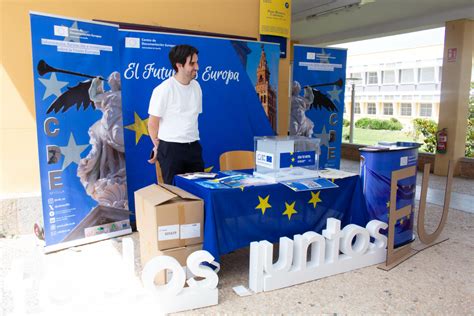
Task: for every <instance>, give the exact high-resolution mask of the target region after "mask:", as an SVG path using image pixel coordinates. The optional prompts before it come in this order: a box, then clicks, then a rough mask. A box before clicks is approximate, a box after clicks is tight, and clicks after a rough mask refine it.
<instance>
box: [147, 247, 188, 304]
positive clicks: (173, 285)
mask: <svg viewBox="0 0 474 316" xmlns="http://www.w3.org/2000/svg"><path fill="white" fill-rule="evenodd" d="M165 269H168V270H171V271H172V272H173V277H172V278H171V281H170V282H168V283H166V284H165V285H160V286H156V285H155V276H156V274H157V273H158V272H160V271H162V270H165ZM185 281H186V275H185V274H184V270H183V268H182V267H181V265H180V264H179V262H178V261H177V260H176V259H175V258H173V257H169V256H158V257H155V258H153V259H151V260H150V261H148V263H147V264H146V265H145V267H144V268H143V271H142V282H143V286H144V287H145V289H147V290H150V291H152V292H154V293H155V294H159V295H166V296H175V295H177V294H178V293H179V292H181V290H182V289H183V287H184V282H185Z"/></svg>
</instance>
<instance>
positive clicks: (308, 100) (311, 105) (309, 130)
mask: <svg viewBox="0 0 474 316" xmlns="http://www.w3.org/2000/svg"><path fill="white" fill-rule="evenodd" d="M328 85H334V86H338V87H341V86H342V79H339V80H337V81H335V82H331V83H322V84H314V85H309V86H305V87H304V94H303V96H301V85H300V83H299V82H298V81H293V84H292V87H291V111H290V131H289V133H290V135H292V136H306V137H311V136H313V129H314V122H313V121H312V120H311V119H310V118H309V117H307V116H306V111H309V110H311V109H315V110H322V109H323V108H324V109H326V110H328V111H329V112H338V109H337V106H336V105H335V104H334V102H333V101H332V100H331V99H330V98H328V97H327V96H326V95H324V94H323V93H322V92H321V91H319V90H318V89H315V88H316V87H321V86H328Z"/></svg>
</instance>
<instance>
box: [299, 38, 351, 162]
mask: <svg viewBox="0 0 474 316" xmlns="http://www.w3.org/2000/svg"><path fill="white" fill-rule="evenodd" d="M346 59H347V51H346V50H342V49H331V48H318V47H313V46H301V45H295V47H294V63H293V81H296V82H298V83H299V86H300V87H301V92H299V91H297V95H296V96H295V95H294V96H293V97H292V105H291V107H292V109H291V118H290V134H291V125H292V123H294V124H295V125H298V126H299V127H300V129H299V130H301V131H302V133H301V134H300V135H303V136H311V137H317V138H320V139H321V144H320V146H321V155H320V158H319V166H320V168H337V169H338V168H339V164H340V160H341V142H342V126H343V114H344V90H345V89H344V87H345V78H346ZM305 87H310V88H311V89H310V90H312V91H311V92H312V98H311V100H310V99H309V98H304V97H303V93H304V90H305ZM297 97H299V99H298V100H296V102H295V100H294V99H295V98H297ZM306 100H308V101H306ZM305 102H306V103H305ZM297 107H301V108H304V109H303V110H301V109H300V111H298V109H297ZM303 115H304V116H303ZM302 116H303V117H302ZM301 126H303V128H301Z"/></svg>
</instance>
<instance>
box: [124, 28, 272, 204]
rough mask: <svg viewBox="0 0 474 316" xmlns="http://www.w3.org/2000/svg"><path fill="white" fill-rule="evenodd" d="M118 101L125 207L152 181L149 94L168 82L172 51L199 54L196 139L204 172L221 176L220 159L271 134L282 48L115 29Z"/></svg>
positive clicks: (153, 167)
mask: <svg viewBox="0 0 474 316" xmlns="http://www.w3.org/2000/svg"><path fill="white" fill-rule="evenodd" d="M119 35H120V45H121V51H120V54H121V69H122V96H123V118H124V139H125V153H126V156H127V161H126V168H127V181H128V192H129V198H130V208H131V209H132V208H133V192H134V191H136V190H138V189H140V188H142V187H144V186H147V185H149V184H151V183H155V182H156V174H155V166H154V165H150V164H149V163H148V162H147V160H148V159H149V156H150V151H151V150H152V148H153V144H152V142H151V140H150V137H149V135H148V129H147V122H148V116H149V115H148V106H149V101H150V97H151V94H152V91H153V89H154V88H155V87H156V86H157V85H159V84H160V83H161V82H162V81H163V80H165V79H167V78H169V77H170V76H172V75H173V73H174V70H173V68H172V66H171V64H170V61H169V59H168V54H169V51H170V49H171V48H172V47H173V46H175V45H179V44H188V45H192V46H194V47H196V48H197V49H198V51H199V54H198V56H199V71H198V73H197V76H196V80H197V81H198V82H199V84H200V86H201V89H202V93H203V112H202V113H201V114H200V115H199V135H200V142H201V145H202V147H203V159H204V163H205V168H206V171H212V172H213V171H218V170H219V156H220V155H221V154H222V153H224V152H227V151H232V150H251V151H253V150H254V148H253V147H254V143H253V138H254V136H267V135H275V131H276V130H277V121H278V120H277V118H278V117H277V113H278V112H277V104H278V102H277V96H278V63H279V54H280V51H279V47H278V45H276V44H270V43H262V42H251V41H240V40H230V39H220V38H210V37H202V36H189V35H177V34H164V33H153V32H143V31H131V30H120V31H119Z"/></svg>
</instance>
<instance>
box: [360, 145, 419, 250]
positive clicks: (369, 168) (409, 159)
mask: <svg viewBox="0 0 474 316" xmlns="http://www.w3.org/2000/svg"><path fill="white" fill-rule="evenodd" d="M419 147H420V144H418V143H410V142H396V143H387V142H380V143H379V145H378V146H369V147H364V148H360V149H359V151H360V154H361V159H360V177H361V180H362V184H363V192H364V196H365V200H366V203H367V210H368V213H369V218H370V220H373V219H377V220H380V221H382V222H386V223H388V215H389V213H390V183H391V181H392V172H393V171H396V170H400V169H404V168H407V167H411V166H416V165H417V163H418V148H419ZM397 186H398V189H397V199H396V203H397V209H401V208H402V207H405V206H407V205H410V206H411V214H410V216H408V217H405V218H401V219H399V220H398V221H397V223H396V225H395V247H400V246H403V245H405V244H408V243H410V242H412V241H413V239H414V238H413V236H414V235H413V223H414V218H413V217H414V215H413V214H414V212H413V210H414V206H415V194H416V173H415V175H414V176H413V177H410V178H406V179H402V180H400V181H398V184H397Z"/></svg>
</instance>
